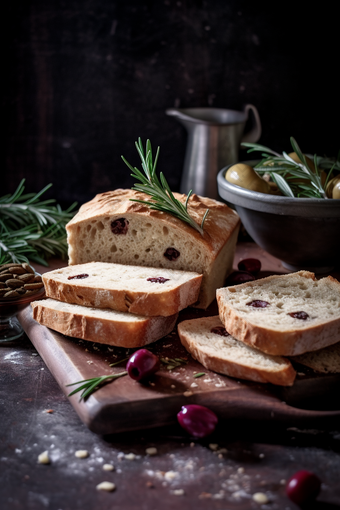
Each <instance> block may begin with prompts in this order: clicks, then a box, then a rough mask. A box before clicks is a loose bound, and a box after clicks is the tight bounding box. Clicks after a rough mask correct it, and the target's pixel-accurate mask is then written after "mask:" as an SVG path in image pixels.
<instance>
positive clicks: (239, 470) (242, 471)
mask: <svg viewBox="0 0 340 510" xmlns="http://www.w3.org/2000/svg"><path fill="white" fill-rule="evenodd" d="M237 472H238V473H239V474H240V475H242V474H243V473H244V467H239V468H238V470H237Z"/></svg>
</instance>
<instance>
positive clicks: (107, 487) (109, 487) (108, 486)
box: [96, 482, 116, 492]
mask: <svg viewBox="0 0 340 510" xmlns="http://www.w3.org/2000/svg"><path fill="white" fill-rule="evenodd" d="M96 489H97V490H98V491H107V492H112V491H114V490H115V489H116V486H115V484H114V483H112V482H101V483H99V484H98V485H97V486H96Z"/></svg>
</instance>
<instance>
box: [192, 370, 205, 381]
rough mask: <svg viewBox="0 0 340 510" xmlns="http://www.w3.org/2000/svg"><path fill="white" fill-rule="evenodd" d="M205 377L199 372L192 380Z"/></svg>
mask: <svg viewBox="0 0 340 510" xmlns="http://www.w3.org/2000/svg"><path fill="white" fill-rule="evenodd" d="M204 375H205V372H199V373H198V374H195V375H194V379H198V378H199V377H203V376H204Z"/></svg>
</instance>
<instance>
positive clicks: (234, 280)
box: [226, 271, 255, 286]
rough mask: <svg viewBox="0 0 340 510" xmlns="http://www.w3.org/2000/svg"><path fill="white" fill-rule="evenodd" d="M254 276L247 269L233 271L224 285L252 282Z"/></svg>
mask: <svg viewBox="0 0 340 510" xmlns="http://www.w3.org/2000/svg"><path fill="white" fill-rule="evenodd" d="M253 280H255V276H254V275H253V274H251V273H249V272H248V271H234V272H233V273H230V275H229V276H228V278H227V280H226V285H227V286H229V285H238V284H239V283H246V282H252V281H253Z"/></svg>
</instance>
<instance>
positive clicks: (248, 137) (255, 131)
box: [241, 104, 262, 143]
mask: <svg viewBox="0 0 340 510" xmlns="http://www.w3.org/2000/svg"><path fill="white" fill-rule="evenodd" d="M250 110H251V111H252V112H253V116H254V119H253V124H254V125H253V127H252V129H251V130H250V131H248V133H246V134H245V135H243V137H242V140H241V143H242V142H250V143H255V142H257V141H258V140H259V139H260V136H261V133H262V127H261V121H260V116H259V112H258V111H257V108H256V107H255V106H254V105H252V104H246V106H245V107H244V113H245V114H246V117H247V118H248V116H249V111H250Z"/></svg>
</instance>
